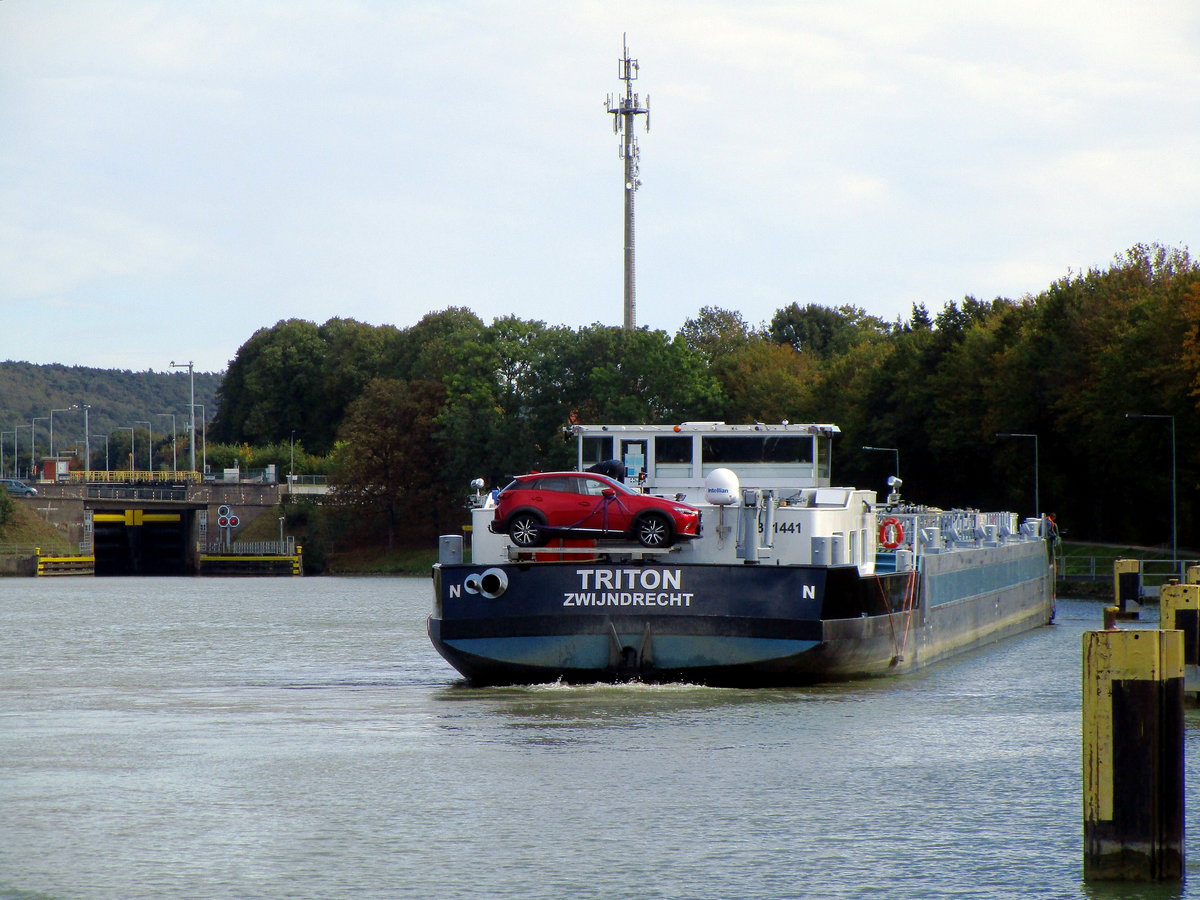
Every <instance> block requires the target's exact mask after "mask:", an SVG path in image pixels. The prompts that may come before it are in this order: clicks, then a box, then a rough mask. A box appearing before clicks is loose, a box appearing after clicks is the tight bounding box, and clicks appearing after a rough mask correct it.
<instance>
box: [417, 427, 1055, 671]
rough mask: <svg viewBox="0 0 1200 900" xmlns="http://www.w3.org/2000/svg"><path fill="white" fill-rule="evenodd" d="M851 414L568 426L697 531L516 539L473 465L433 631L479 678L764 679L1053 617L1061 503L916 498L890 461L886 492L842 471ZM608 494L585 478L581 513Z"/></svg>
mask: <svg viewBox="0 0 1200 900" xmlns="http://www.w3.org/2000/svg"><path fill="white" fill-rule="evenodd" d="M838 433H839V429H838V428H837V426H835V425H826V424H790V423H786V422H784V423H780V424H770V425H768V424H761V423H758V424H753V425H734V424H726V423H723V422H685V423H681V424H677V425H667V426H655V425H573V426H571V427H569V428H568V429H567V437H568V438H569V439H573V440H574V441H575V444H576V451H577V459H576V463H577V466H576V468H577V471H579V472H586V471H593V472H602V473H609V474H615V475H617V476H618V477H617V479H616V480H618V481H622V482H623V483H624V486H625V487H627V488H630V489H632V490H634V491H636V492H638V493H642V494H648V495H651V496H656V497H662V498H664V499H668V500H673V501H674V502H676V503H678V504H681V505H682V504H686V505H688V506H693V507H696V508H698V509H699V510H700V513H701V515H700V525H699V530H698V533H697V534H695V535H687V538H688V539H687V540H672V539H671V536H670V535H668V536H667V539H666V540H658V541H656V542H654V545H653V546H647V545H646V544H645V543H644V542H639V541H637V540H634V539H633V532H629V533H626V532H613V533H611V534H605V533H603V532H600V533H597V531H596V530H594V529H592V530H583V529H578V530H577V529H572V528H552V527H549V526H546V527H545V528H544V530H543V532H542V533H541V534H540V535H539V536H538V537H539V539H538V540H531V539H530V537H529V535H528V534H521V533H515V539H514V534H509V533H507V532H506V531H505V530H504V529H502V528H500V529H496V530H493V528H494V526H495V523H496V512H497V505H498V497H499V494H500V492H498V491H491V492H488V491H485V490H483V488H482V485H481V484H480V483H479V482H476V488H477V490H476V502H475V503H474V507H473V509H472V512H471V516H472V527H471V530H470V541H471V543H470V548H469V550H470V552H469V557H470V559H469V561H466V560H465V556H466V555H467V554H466V553H464V546H463V538H462V536H459V535H446V536H443V537H442V538H441V546H440V548H439V561H438V563H437V564H435V565H434V567H433V594H434V596H433V613H432V614H431V615H430V616H429V619H428V630H429V636H430V639H431V640H432V642H433V645H434V647H435V648H436V649H437V651H438V652H439V653H440V654H441V655H442V656H443V657H444V658H445V659H446V660H447V661H448V662H449V663H450V665H452V666H453V667H454V668H455V669H456V670H458V672H460V673H461V674H462V675H463V676H465V678H466V679H467V681H468V682H469V683H471V684H475V685H499V684H536V683H542V682H553V681H562V682H567V683H591V682H604V681H618V680H643V681H647V682H686V683H696V684H708V685H714V686H731V687H760V686H775V685H798V684H810V683H814V682H821V681H832V680H843V679H852V678H864V677H872V676H883V675H894V674H904V673H910V672H913V671H914V670H916V669H919V668H921V667H924V666H928V665H930V664H932V663H935V662H938V661H939V660H943V659H946V658H948V657H951V656H954V655H955V654H959V653H963V652H966V651H970V650H974V649H976V648H979V647H982V646H985V645H987V644H989V643H992V642H995V641H999V640H1002V639H1004V638H1008V637H1011V636H1013V635H1016V634H1020V633H1022V632H1025V631H1028V630H1031V629H1033V628H1037V627H1039V626H1042V625H1046V624H1049V623H1050V622H1051V621H1052V620H1053V616H1054V597H1053V590H1054V573H1053V568H1052V559H1051V554H1050V552H1049V549H1048V542H1047V537H1048V533H1047V531H1048V529H1049V527H1050V526H1051V523H1050V522H1049V521H1048V520H1047V519H1044V518H1041V517H1038V518H1030V519H1026V520H1025V521H1023V522H1021V521H1019V517H1018V516H1017V515H1016V514H1015V513H1011V512H981V511H979V510H974V509H936V508H931V507H927V506H922V505H917V504H911V503H908V502H905V501H904V500H903V499H902V496H901V487H902V485H901V482H900V480H899V478H898V477H895V476H893V477H892V478H889V479H888V482H889V483H888V492H887V494H886V496H885V498H884V499H883V500H879V499H878V497H877V494H876V492H875V491H872V490H866V489H861V488H852V487H837V486H834V483H833V481H832V476H831V467H830V461H831V459H832V445H833V439H834V437H835V435H837V434H838ZM562 480H563V481H570V480H571V479H562ZM613 493H614V492H612V491H606V492H605V494H606V495H607V496H606V497H595V498H591V499H590V500H589V499H588V498H586V497H582V495H581V497H580V504H581V507H582V508H583V510H584V515H586V514H587V512H588V510H587V509H586V504H587V503H588V502H595V503H597V504H599V503H604V502H611V501H612V500H613V496H612V495H613ZM500 502H503V501H502V498H501V500H500ZM581 521H582V519H581ZM525 524H528V522H527V521H526V522H525ZM681 537H682V536H681Z"/></svg>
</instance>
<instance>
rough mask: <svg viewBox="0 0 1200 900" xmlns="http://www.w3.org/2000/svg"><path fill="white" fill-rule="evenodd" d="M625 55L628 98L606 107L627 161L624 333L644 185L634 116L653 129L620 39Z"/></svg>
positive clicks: (620, 69) (631, 313) (630, 315)
mask: <svg viewBox="0 0 1200 900" xmlns="http://www.w3.org/2000/svg"><path fill="white" fill-rule="evenodd" d="M621 41H622V44H623V50H624V55H623V56H622V57H621V59H620V60H619V61H618V63H617V77H618V78H619V79H620V80H621V81H623V82H625V96H623V97H622V96H620V95H619V94H618V95H617V96H616V97H615V98H614V97H613V95H612V94H609V95H608V104H607V108H608V111H609V113H611V114H612V117H613V134H618V135H621V143H620V146H619V151H620V154H621V158H622V159H624V160H625V330H626V331H632V330H633V329H634V328H635V327H636V324H635V319H636V316H635V305H634V294H635V292H634V266H633V195H634V193H635V192H636V191H637V189H638V188H639V187H640V186H641V184H642V182H641V180H640V179H639V178H638V145H637V136H636V135H635V134H634V128H633V123H634V117H635V116H641V115H644V116H645V117H646V130H647V131H649V130H650V96H649V95H646V105H645V106H641V105H640V101H639V99H638V95H637V94H635V93H634V92H633V82H634V80H635V79H636V78H637V77H638V61H637V60H636V59H630V58H629V41H628V39H627V36H626V35H622V36H621Z"/></svg>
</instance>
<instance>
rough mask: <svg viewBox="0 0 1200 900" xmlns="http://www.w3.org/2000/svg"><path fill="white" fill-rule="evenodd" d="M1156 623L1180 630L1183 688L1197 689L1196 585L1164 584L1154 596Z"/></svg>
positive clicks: (1199, 618) (1199, 620)
mask: <svg viewBox="0 0 1200 900" xmlns="http://www.w3.org/2000/svg"><path fill="white" fill-rule="evenodd" d="M1158 602H1159V624H1158V627H1159V628H1162V629H1164V630H1166V631H1170V630H1172V629H1174V630H1177V631H1182V632H1183V689H1184V691H1185V692H1189V693H1190V692H1193V691H1200V584H1178V583H1177V582H1175V581H1173V580H1172V582H1171V583H1170V584H1164V585H1163V586H1162V590H1161V591H1160V592H1159V595H1158Z"/></svg>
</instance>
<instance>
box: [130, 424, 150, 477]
mask: <svg viewBox="0 0 1200 900" xmlns="http://www.w3.org/2000/svg"><path fill="white" fill-rule="evenodd" d="M133 424H134V425H145V426H146V433H147V434H148V435H149V436H150V439H149V441H148V442H147V443H149V444H150V452H149V453H148V454H146V460H147V465H146V471H147V472H153V471H154V431H153V430H152V429H151V428H150V423H149V422H146V421H140V422H139V421H135V422H134V423H133Z"/></svg>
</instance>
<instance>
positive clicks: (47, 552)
mask: <svg viewBox="0 0 1200 900" xmlns="http://www.w3.org/2000/svg"><path fill="white" fill-rule="evenodd" d="M35 503H37V501H36V500H20V499H18V500H14V501H13V517H12V519H11V521H9V522H6V523H5V524H4V525H3V526H0V553H4V552H5V551H6V550H8V549H9V548H12V547H17V548H21V552H22V553H26V552H28V553H32V552H33V551H32V548H34V547H41V548H42V555H43V556H51V555H58V556H63V555H66V554H70V553H77V552H78V548H77V547H75V546H74V545H72V544H71V543H70V542H69V541H68V540H67V538H66V535H64V534H63V533H62V532H61V531H59V529H58V528H56V527H55V526H54V525H51V524H50V523H49V522H47V521H46V520H45V519H43V518H42V517H41V516H39V515H38V514H37V510H36V509H35V508H34V504H35Z"/></svg>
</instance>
